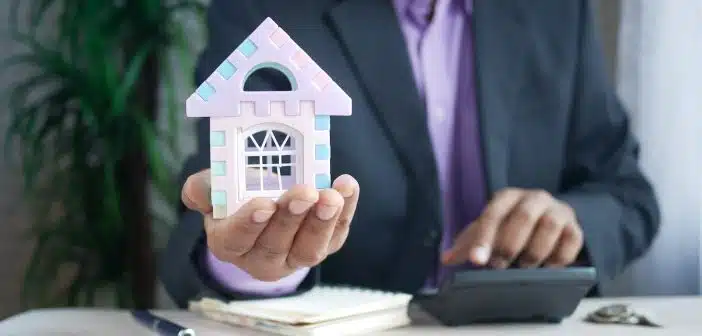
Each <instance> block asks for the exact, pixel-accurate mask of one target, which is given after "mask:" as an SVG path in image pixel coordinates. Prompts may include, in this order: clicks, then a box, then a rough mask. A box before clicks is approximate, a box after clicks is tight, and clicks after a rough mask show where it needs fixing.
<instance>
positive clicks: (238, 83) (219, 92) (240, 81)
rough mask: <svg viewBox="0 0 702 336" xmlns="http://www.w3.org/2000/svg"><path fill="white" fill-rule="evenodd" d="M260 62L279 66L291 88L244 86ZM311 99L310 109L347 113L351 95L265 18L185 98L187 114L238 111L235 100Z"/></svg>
mask: <svg viewBox="0 0 702 336" xmlns="http://www.w3.org/2000/svg"><path fill="white" fill-rule="evenodd" d="M261 66H265V67H268V66H271V67H274V68H277V69H279V70H281V71H282V72H283V73H285V74H287V75H288V77H289V78H291V84H292V85H293V91H273V92H270V91H251V92H249V91H246V92H245V91H243V86H244V81H245V80H246V78H247V77H248V74H250V73H251V72H253V71H252V70H256V69H258V68H260V67H261ZM291 100H296V101H305V100H308V101H314V102H315V103H314V104H315V114H317V115H332V116H348V115H351V98H350V97H349V96H348V95H347V94H346V92H344V91H343V90H342V89H341V88H340V87H339V86H338V85H337V84H336V83H335V82H334V81H333V80H332V79H331V78H330V77H329V75H327V73H326V72H324V70H322V69H321V68H320V67H319V66H318V65H317V63H315V62H314V61H313V60H312V59H311V58H310V57H309V56H308V55H307V54H306V53H305V52H304V51H303V50H302V49H301V48H300V47H299V46H298V45H297V43H295V42H294V41H293V40H292V39H291V38H290V36H288V34H287V33H285V31H283V29H281V28H280V27H278V25H277V24H276V23H275V22H273V20H272V19H271V18H267V19H266V20H264V21H263V23H261V24H260V25H259V26H258V28H256V30H254V32H253V33H251V35H249V37H248V38H247V39H246V40H244V42H242V43H241V44H240V45H239V47H238V48H237V49H236V50H234V51H233V52H232V53H231V54H230V55H229V56H228V57H227V58H226V59H225V60H223V62H222V64H221V65H220V66H219V67H218V68H217V69H216V70H215V71H214V72H212V74H210V76H209V77H208V78H207V80H205V82H204V83H202V85H201V86H200V87H199V88H198V89H197V90H196V91H195V92H193V93H192V94H191V95H190V97H188V99H187V100H186V115H187V116H188V117H234V116H239V115H240V112H239V105H240V104H239V103H240V102H243V101H253V102H257V103H262V104H266V103H268V102H269V101H291Z"/></svg>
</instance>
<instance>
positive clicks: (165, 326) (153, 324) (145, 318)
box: [132, 310, 195, 336]
mask: <svg viewBox="0 0 702 336" xmlns="http://www.w3.org/2000/svg"><path fill="white" fill-rule="evenodd" d="M132 316H134V319H136V320H137V321H138V322H139V323H141V324H142V325H144V326H145V327H147V328H149V329H151V330H153V331H155V332H156V333H158V334H159V335H163V336H195V331H193V330H192V329H188V328H186V327H183V326H180V325H177V324H175V323H173V322H171V321H169V320H166V319H164V318H162V317H158V316H156V315H154V314H152V313H151V312H149V311H148V310H133V311H132Z"/></svg>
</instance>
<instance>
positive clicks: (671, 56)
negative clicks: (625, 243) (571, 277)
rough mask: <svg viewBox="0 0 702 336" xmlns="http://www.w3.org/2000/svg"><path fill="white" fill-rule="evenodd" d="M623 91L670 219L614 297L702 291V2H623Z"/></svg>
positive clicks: (619, 282) (614, 287)
mask: <svg viewBox="0 0 702 336" xmlns="http://www.w3.org/2000/svg"><path fill="white" fill-rule="evenodd" d="M623 5H624V6H623V8H622V11H623V15H624V16H623V19H622V24H621V38H622V40H621V42H620V46H619V47H620V48H619V62H618V70H619V71H618V79H619V89H620V93H621V96H622V99H623V100H624V102H625V104H626V105H627V106H628V107H629V108H630V110H631V116H632V121H633V128H634V132H635V133H636V134H637V135H638V137H639V139H640V140H641V145H642V165H643V168H644V170H645V171H646V173H647V174H648V175H649V176H650V178H651V180H652V182H653V184H654V187H655V189H656V190H657V192H658V196H659V199H660V203H661V210H662V216H663V222H662V226H661V229H660V235H659V237H658V239H657V240H656V241H655V243H654V246H653V248H652V250H651V251H650V253H649V254H648V255H647V256H646V257H645V258H643V259H642V260H640V261H639V262H638V263H637V264H636V265H634V266H633V267H632V268H631V269H630V270H629V271H628V272H627V273H626V274H624V275H622V276H621V277H620V278H619V279H617V281H615V282H613V283H612V284H611V288H610V289H609V293H610V294H612V295H656V294H660V295H662V294H669V295H670V294H699V293H700V291H701V290H702V283H701V282H700V279H702V269H700V251H701V250H702V244H701V241H700V238H701V237H700V229H701V227H702V173H701V171H702V170H701V168H702V94H700V93H702V2H701V1H699V0H676V1H660V0H624V1H623Z"/></svg>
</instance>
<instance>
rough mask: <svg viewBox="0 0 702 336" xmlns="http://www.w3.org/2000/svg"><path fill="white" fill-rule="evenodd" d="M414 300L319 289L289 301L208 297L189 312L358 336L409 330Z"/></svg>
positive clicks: (280, 328) (287, 329)
mask: <svg viewBox="0 0 702 336" xmlns="http://www.w3.org/2000/svg"><path fill="white" fill-rule="evenodd" d="M411 299H412V296H411V295H409V294H404V293H389V292H382V291H376V290H369V289H361V288H350V287H333V286H317V287H315V288H313V289H311V290H309V291H308V292H305V293H303V294H300V295H297V296H291V297H285V298H272V299H262V300H249V301H233V302H228V303H226V302H222V301H219V300H214V299H209V298H204V299H201V300H199V301H193V302H191V303H190V306H189V309H190V310H191V311H194V312H198V313H200V314H202V315H204V316H205V317H207V318H210V319H212V320H216V321H219V322H224V323H228V324H232V325H236V326H240V327H246V328H251V329H257V330H262V331H266V332H270V333H274V334H279V335H319V336H323V335H357V334H366V333H369V332H377V331H381V330H387V329H392V328H397V327H401V326H405V325H407V324H409V323H410V320H409V317H408V315H407V307H408V305H409V302H410V300H411Z"/></svg>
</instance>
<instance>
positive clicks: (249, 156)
mask: <svg viewBox="0 0 702 336" xmlns="http://www.w3.org/2000/svg"><path fill="white" fill-rule="evenodd" d="M243 140H244V141H243V143H244V149H243V151H242V153H243V161H244V162H243V165H242V166H243V167H245V170H244V172H242V173H243V174H242V177H243V180H244V182H245V185H246V188H245V193H246V196H248V197H278V196H280V195H281V194H282V193H283V192H284V191H285V190H287V189H289V188H290V187H292V186H293V185H295V184H298V183H300V182H301V172H302V167H300V166H299V165H300V164H301V162H302V136H301V135H300V133H299V132H298V131H296V130H294V129H292V128H290V127H287V126H285V125H281V124H273V123H266V124H260V125H256V126H255V127H253V128H251V129H250V130H248V131H247V132H244V133H243Z"/></svg>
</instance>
